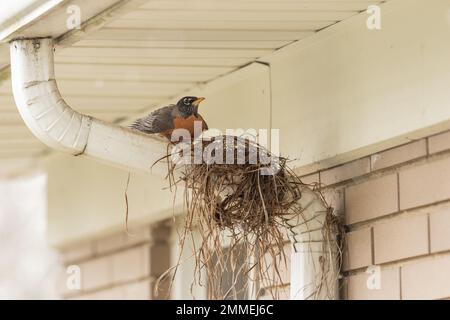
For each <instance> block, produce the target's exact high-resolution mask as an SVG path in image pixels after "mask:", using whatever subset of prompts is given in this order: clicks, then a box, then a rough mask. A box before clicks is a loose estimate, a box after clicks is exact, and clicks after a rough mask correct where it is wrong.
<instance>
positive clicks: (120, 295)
mask: <svg viewBox="0 0 450 320" xmlns="http://www.w3.org/2000/svg"><path fill="white" fill-rule="evenodd" d="M124 298H125V295H124V292H123V290H121V288H119V287H113V288H109V289H105V290H101V291H98V292H95V293H93V294H91V296H90V298H89V300H123V299H124Z"/></svg>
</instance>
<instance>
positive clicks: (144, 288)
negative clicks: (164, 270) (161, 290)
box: [122, 280, 151, 300]
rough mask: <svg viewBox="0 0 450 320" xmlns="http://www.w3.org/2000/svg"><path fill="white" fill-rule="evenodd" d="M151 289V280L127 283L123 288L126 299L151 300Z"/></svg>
mask: <svg viewBox="0 0 450 320" xmlns="http://www.w3.org/2000/svg"><path fill="white" fill-rule="evenodd" d="M150 290H151V287H150V280H143V281H139V282H135V283H130V284H126V285H124V286H123V288H122V291H123V292H124V299H126V300H149V299H150Z"/></svg>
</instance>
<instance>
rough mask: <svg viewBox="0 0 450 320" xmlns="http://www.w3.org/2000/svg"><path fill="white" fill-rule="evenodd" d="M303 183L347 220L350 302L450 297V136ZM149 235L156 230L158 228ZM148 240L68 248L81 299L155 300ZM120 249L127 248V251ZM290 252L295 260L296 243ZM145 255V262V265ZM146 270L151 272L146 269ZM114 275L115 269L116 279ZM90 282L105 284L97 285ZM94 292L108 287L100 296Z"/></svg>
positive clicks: (284, 277)
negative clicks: (374, 275)
mask: <svg viewBox="0 0 450 320" xmlns="http://www.w3.org/2000/svg"><path fill="white" fill-rule="evenodd" d="M303 181H304V182H305V183H317V182H319V183H321V184H322V185H323V188H322V192H323V193H324V195H325V198H326V199H327V201H328V203H329V204H330V205H332V206H333V207H334V208H335V211H336V214H338V215H339V216H341V217H342V218H343V219H344V220H343V221H344V222H345V226H346V240H347V247H346V250H345V253H344V267H343V276H344V277H343V280H342V281H341V298H342V299H445V298H450V273H449V272H448V270H450V236H449V234H450V131H446V132H443V133H440V134H437V135H432V136H429V137H426V138H423V139H419V140H416V141H413V142H410V143H408V144H404V145H401V146H398V147H395V148H391V149H387V150H383V151H381V152H378V153H375V154H371V155H369V156H367V157H363V158H360V159H357V160H355V161H351V162H348V163H345V164H342V165H339V166H337V167H332V168H328V169H324V170H320V171H317V172H314V173H312V174H311V175H308V176H305V177H304V178H303ZM143 230H145V232H148V231H149V230H150V227H149V228H146V229H143ZM175 236H176V234H172V238H171V239H172V240H168V239H170V236H167V235H166V236H165V237H164V238H163V239H165V240H163V241H162V243H163V247H162V248H164V250H163V252H161V251H160V252H161V253H160V254H164V255H162V256H165V255H166V254H169V251H171V252H172V253H171V256H172V258H171V259H172V262H171V263H169V262H166V263H165V264H164V266H166V267H168V266H169V265H173V264H174V261H175V260H176V258H177V257H178V255H177V254H174V252H175V251H176V241H175V238H174V237H175ZM142 237H143V238H142ZM119 238H120V239H122V240H120V241H119V240H117V239H119ZM124 239H125V240H124ZM137 239H141V240H137ZM148 239H150V238H149V236H138V237H137V238H135V239H134V240H133V238H127V237H126V235H123V234H122V235H119V236H113V237H108V238H104V239H100V240H98V241H95V242H91V243H90V244H89V245H87V246H85V245H82V246H78V245H77V246H73V247H72V248H71V249H70V250H69V249H67V250H68V251H66V253H65V256H66V259H67V260H69V261H71V263H76V262H79V263H80V266H81V267H82V269H83V270H84V276H85V277H87V280H84V282H83V284H84V285H85V286H87V288H88V289H87V290H86V293H83V294H82V295H78V297H79V298H92V297H94V298H124V297H139V298H150V294H149V291H150V290H149V286H150V284H151V279H154V277H150V276H149V272H150V271H149V269H148V267H147V264H148V261H150V262H151V261H152V259H149V258H148V257H149V256H148V254H149V252H151V251H150V247H151V243H152V242H151V241H150V240H148ZM121 241H122V242H121ZM123 241H125V243H128V244H123ZM130 241H131V242H130ZM135 242H138V244H136V243H135ZM117 243H122V244H120V246H119V247H120V249H117V248H118V247H117V246H118V245H117ZM169 243H171V244H170V245H169ZM169 246H170V248H171V249H170V250H169ZM93 247H95V248H96V249H95V251H93ZM105 248H112V249H105ZM74 252H75V253H76V256H77V258H67V257H70V255H72V257H73V255H74ZM94 252H95V253H94ZM107 252H109V253H107ZM285 252H286V254H287V256H288V257H289V254H290V246H289V244H288V243H286V246H285ZM69 253H70V254H69ZM143 256H144V257H146V258H145V259H144V262H142V261H143V260H139V259H142V257H143ZM80 257H82V258H80ZM158 257H161V255H158ZM145 261H146V262H145ZM158 261H159V260H158ZM154 262H157V261H154ZM143 263H144V264H143ZM143 265H144V266H146V267H145V270H146V271H145V270H144V271H142V270H143V269H142V266H143ZM164 266H161V269H159V271H158V274H159V273H160V272H162V271H161V270H162V269H163V268H164ZM278 266H279V272H280V275H281V279H279V283H278V290H277V292H278V296H277V297H278V298H280V299H288V297H289V283H290V270H289V261H288V263H287V264H286V265H285V264H283V263H280V264H278ZM369 266H379V267H380V269H379V270H380V273H379V276H380V277H379V279H380V287H379V289H374V290H370V289H369V288H368V287H367V281H368V279H369V278H370V277H371V274H369V273H367V271H368V267H369ZM121 268H126V270H127V271H126V273H124V274H126V275H127V277H132V279H131V280H127V281H128V282H126V284H121V283H123V282H121V281H122V280H121V279H120V274H121V273H120V272H119V273H118V274H119V275H115V274H116V273H117V272H118V271H114V270H121ZM139 268H141V269H139ZM106 270H113V272H112V274H111V276H110V277H109V278H108V276H106V275H108V274H109V273H108V272H106ZM133 270H136V272H134V271H133ZM138 270H140V271H138ZM373 270H376V269H373ZM141 271H142V272H143V273H140V272H141ZM190 271H191V272H192V270H190V269H189V265H186V266H185V267H184V271H182V273H183V277H184V280H183V283H182V284H178V286H181V287H184V288H185V289H184V291H183V289H180V288H179V287H178V289H175V292H177V291H180V290H181V291H182V292H178V293H175V295H174V296H173V297H176V298H189V297H190V294H189V290H188V289H187V288H189V286H190V281H191V280H192V277H191V276H190V275H189V272H190ZM130 274H135V276H134V277H133V276H130ZM89 279H93V281H94V282H97V284H96V285H92V284H90V281H91V280H89ZM99 281H100V284H99V283H98V282H99ZM179 281H180V280H178V282H179ZM92 287H94V288H100V289H95V290H94V291H93V292H92V290H91V289H89V288H92ZM102 288H103V289H102ZM130 288H131V289H130ZM138 288H140V289H138ZM127 290H131V291H132V292H135V291H133V290H136V292H137V291H139V292H140V294H139V295H137V293H127V292H129V291H127ZM197 292H199V291H197ZM274 292H275V290H273V288H267V290H266V291H265V292H262V295H261V296H260V297H259V298H260V299H272V293H274ZM134 294H136V295H134ZM199 294H200V296H201V293H199ZM69 297H70V295H69Z"/></svg>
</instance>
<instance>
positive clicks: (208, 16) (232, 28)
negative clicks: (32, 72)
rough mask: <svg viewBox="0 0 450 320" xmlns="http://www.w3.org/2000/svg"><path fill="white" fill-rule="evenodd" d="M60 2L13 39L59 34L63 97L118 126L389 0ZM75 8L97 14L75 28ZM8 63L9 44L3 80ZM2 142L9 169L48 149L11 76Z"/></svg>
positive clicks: (4, 87) (1, 109)
mask: <svg viewBox="0 0 450 320" xmlns="http://www.w3.org/2000/svg"><path fill="white" fill-rule="evenodd" d="M60 2H63V4H59V5H58V6H57V7H56V8H55V9H54V10H53V11H52V12H51V13H50V14H48V15H43V16H42V17H41V18H40V19H39V20H37V21H36V22H34V23H33V24H32V25H31V26H27V27H26V28H23V30H20V32H19V33H16V34H15V36H25V37H32V36H48V35H51V36H53V37H60V39H61V40H62V43H64V47H59V48H57V51H56V57H55V60H56V76H57V79H58V85H59V87H60V90H61V93H62V94H63V97H64V98H65V99H66V101H67V102H68V103H69V105H71V106H73V107H74V108H75V109H77V110H78V111H80V112H83V113H87V114H90V115H92V116H95V117H97V118H100V119H103V120H106V121H116V122H120V121H123V120H125V119H127V118H133V116H135V115H136V114H138V113H142V112H143V111H145V110H150V109H151V108H152V107H155V106H157V105H158V104H161V103H163V102H166V101H168V100H171V99H173V97H176V96H178V95H180V94H182V93H183V92H185V91H188V90H189V89H190V88H193V87H195V86H196V85H198V84H202V83H205V82H208V81H211V80H213V79H216V78H218V77H220V76H223V75H225V74H227V73H230V72H233V71H234V70H236V69H238V68H240V67H242V66H244V65H246V64H248V63H250V62H252V61H254V60H256V59H258V58H261V57H263V56H266V55H269V54H271V53H272V52H273V51H275V50H277V49H279V48H281V47H284V46H287V45H289V44H291V43H293V42H295V41H298V40H301V39H303V38H305V37H308V36H310V35H312V34H314V33H315V32H317V31H319V30H321V29H323V28H326V27H328V26H330V25H332V24H335V23H336V22H339V21H342V20H344V19H347V18H349V17H351V16H353V15H356V14H358V13H360V12H361V11H364V10H366V9H367V7H368V6H369V5H370V4H374V3H380V2H383V1H366V0H323V1H322V0H227V1H223V0H155V1H142V0H141V1H117V0H102V1H89V2H87V1H81V0H77V1H60ZM127 3H128V5H127ZM74 4H75V5H78V6H79V7H80V9H81V14H82V19H83V20H84V19H86V16H87V17H88V18H91V17H94V18H92V21H91V23H89V24H88V25H87V26H86V28H83V29H82V30H80V31H77V30H73V31H71V32H69V33H67V27H66V20H67V17H68V16H69V14H68V13H67V7H68V6H70V5H74ZM104 10H107V12H106V14H105V13H104V14H102V13H101V12H102V11H104ZM115 11H116V12H115ZM83 15H84V17H83ZM95 15H98V16H97V18H95ZM105 22H108V23H106V24H105ZM0 32H1V30H0ZM64 34H66V35H65V36H62V37H61V35H64ZM78 40H79V41H78ZM8 64H9V48H8V44H7V43H3V44H1V45H0V70H1V69H4V72H3V73H2V72H1V71H0V82H1V80H2V77H3V78H5V77H6V76H7V75H8V72H7V69H8ZM3 80H4V79H3ZM0 147H1V148H0V168H7V169H5V170H9V168H11V166H12V167H14V164H22V163H27V161H28V160H32V159H35V158H36V157H39V156H41V155H45V154H46V153H48V151H49V150H48V149H47V147H45V146H44V145H42V144H41V143H40V142H39V141H38V140H37V139H35V138H34V137H33V136H32V135H31V133H30V132H29V130H28V129H27V128H26V127H25V125H24V123H23V121H22V119H21V118H20V115H19V113H18V112H17V110H16V108H15V104H14V101H13V97H12V93H11V86H10V81H9V80H8V81H3V82H1V83H0ZM1 171H2V170H1V169H0V174H2V173H3V172H1Z"/></svg>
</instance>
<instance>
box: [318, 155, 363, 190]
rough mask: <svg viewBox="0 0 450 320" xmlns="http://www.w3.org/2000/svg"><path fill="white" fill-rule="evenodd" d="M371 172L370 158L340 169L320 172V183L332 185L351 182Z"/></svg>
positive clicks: (350, 163) (342, 166)
mask: <svg viewBox="0 0 450 320" xmlns="http://www.w3.org/2000/svg"><path fill="white" fill-rule="evenodd" d="M369 172H370V160H369V157H366V158H362V159H358V160H356V161H353V162H349V163H346V164H344V165H341V166H339V167H335V168H331V169H329V170H325V171H321V172H320V183H322V184H323V185H326V186H327V185H332V184H335V183H338V182H342V181H346V180H350V179H352V178H355V177H359V176H361V175H364V174H366V173H369Z"/></svg>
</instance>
